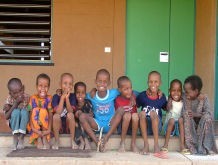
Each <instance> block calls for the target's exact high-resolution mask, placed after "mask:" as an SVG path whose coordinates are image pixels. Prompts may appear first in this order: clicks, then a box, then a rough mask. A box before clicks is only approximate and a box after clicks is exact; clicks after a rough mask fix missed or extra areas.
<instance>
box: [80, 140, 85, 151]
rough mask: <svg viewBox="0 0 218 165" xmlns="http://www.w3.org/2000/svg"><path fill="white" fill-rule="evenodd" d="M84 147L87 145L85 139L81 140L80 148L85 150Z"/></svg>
mask: <svg viewBox="0 0 218 165" xmlns="http://www.w3.org/2000/svg"><path fill="white" fill-rule="evenodd" d="M84 147H85V142H84V140H80V145H79V149H80V150H84Z"/></svg>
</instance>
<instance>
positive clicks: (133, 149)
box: [131, 144, 139, 153]
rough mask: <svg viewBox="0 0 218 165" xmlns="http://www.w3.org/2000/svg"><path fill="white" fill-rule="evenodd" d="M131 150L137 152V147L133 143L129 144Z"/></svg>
mask: <svg viewBox="0 0 218 165" xmlns="http://www.w3.org/2000/svg"><path fill="white" fill-rule="evenodd" d="M131 151H132V152H134V153H139V149H138V147H137V146H136V145H135V144H131Z"/></svg>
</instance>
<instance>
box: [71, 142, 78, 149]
mask: <svg viewBox="0 0 218 165" xmlns="http://www.w3.org/2000/svg"><path fill="white" fill-rule="evenodd" d="M71 144H72V149H73V150H77V149H79V146H78V145H77V144H76V142H75V141H73V140H72V143H71Z"/></svg>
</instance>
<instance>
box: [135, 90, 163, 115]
mask: <svg viewBox="0 0 218 165" xmlns="http://www.w3.org/2000/svg"><path fill="white" fill-rule="evenodd" d="M136 103H137V106H138V107H141V110H142V111H145V112H146V116H150V111H156V113H157V114H158V116H159V117H160V119H162V110H161V109H163V108H165V107H166V105H167V100H166V96H165V95H164V93H163V95H162V97H161V98H157V99H154V100H153V99H151V98H149V97H148V95H147V93H146V91H143V92H141V93H140V94H139V95H138V97H137V98H136Z"/></svg>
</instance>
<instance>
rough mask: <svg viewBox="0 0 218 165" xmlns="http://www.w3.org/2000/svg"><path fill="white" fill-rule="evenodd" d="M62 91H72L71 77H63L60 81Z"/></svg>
mask: <svg viewBox="0 0 218 165" xmlns="http://www.w3.org/2000/svg"><path fill="white" fill-rule="evenodd" d="M61 89H62V91H67V92H71V91H72V89H73V78H72V77H71V76H68V75H65V76H64V77H63V78H62V80H61Z"/></svg>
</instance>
